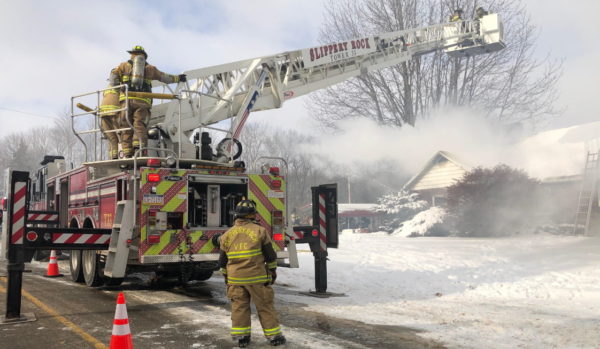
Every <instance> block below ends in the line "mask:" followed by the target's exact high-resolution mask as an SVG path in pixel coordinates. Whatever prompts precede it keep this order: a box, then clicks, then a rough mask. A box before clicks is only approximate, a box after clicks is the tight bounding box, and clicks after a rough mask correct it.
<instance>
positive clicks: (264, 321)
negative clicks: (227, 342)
mask: <svg viewBox="0 0 600 349" xmlns="http://www.w3.org/2000/svg"><path fill="white" fill-rule="evenodd" d="M227 298H229V299H230V300H231V335H232V336H233V337H240V336H249V335H250V333H251V323H250V302H251V301H252V302H253V303H254V305H255V306H256V311H257V312H258V319H259V320H260V325H261V326H262V328H263V333H264V334H265V337H267V338H269V337H272V336H275V335H277V334H280V333H281V327H280V326H279V320H278V319H277V313H276V312H275V305H274V304H273V298H274V292H273V288H272V287H271V286H270V285H267V286H265V285H264V284H253V285H227Z"/></svg>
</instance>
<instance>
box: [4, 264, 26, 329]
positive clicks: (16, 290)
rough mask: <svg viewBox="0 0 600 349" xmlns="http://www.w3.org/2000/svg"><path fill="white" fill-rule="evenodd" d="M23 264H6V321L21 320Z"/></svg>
mask: <svg viewBox="0 0 600 349" xmlns="http://www.w3.org/2000/svg"><path fill="white" fill-rule="evenodd" d="M23 270H25V263H8V265H7V271H8V289H7V290H6V318H5V319H6V321H10V320H19V319H21V287H22V286H23Z"/></svg>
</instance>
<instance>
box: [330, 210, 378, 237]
mask: <svg viewBox="0 0 600 349" xmlns="http://www.w3.org/2000/svg"><path fill="white" fill-rule="evenodd" d="M383 216H384V213H383V212H377V204H338V226H339V228H340V229H358V231H359V232H365V233H370V232H374V231H377V229H378V228H379V227H380V226H381V225H382V223H383Z"/></svg>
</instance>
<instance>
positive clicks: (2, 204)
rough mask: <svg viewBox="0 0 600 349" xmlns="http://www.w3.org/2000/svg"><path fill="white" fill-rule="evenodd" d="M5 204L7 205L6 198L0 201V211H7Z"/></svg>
mask: <svg viewBox="0 0 600 349" xmlns="http://www.w3.org/2000/svg"><path fill="white" fill-rule="evenodd" d="M6 203H7V199H6V198H2V200H0V210H2V211H6V209H7V207H6V206H7V205H6Z"/></svg>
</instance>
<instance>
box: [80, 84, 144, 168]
mask: <svg viewBox="0 0 600 349" xmlns="http://www.w3.org/2000/svg"><path fill="white" fill-rule="evenodd" d="M123 89H124V93H125V103H123V107H122V108H119V109H114V110H110V111H100V108H99V106H100V104H101V98H102V96H101V95H103V94H104V91H108V90H118V91H120V90H123ZM92 95H96V106H97V107H96V108H94V109H92V108H89V107H86V106H85V105H82V104H81V103H77V104H75V101H76V100H77V99H80V98H83V97H87V96H92ZM128 97H129V87H128V86H127V85H125V84H123V85H118V86H112V87H107V88H105V89H102V90H96V91H93V92H88V93H84V94H80V95H75V96H72V97H71V129H72V130H73V134H74V135H75V136H76V137H77V138H78V139H79V141H80V142H81V144H83V148H84V149H85V161H86V162H87V161H88V144H87V143H86V142H85V141H84V140H83V138H82V137H81V136H82V135H85V134H93V135H94V161H97V160H98V136H97V134H98V133H99V132H104V133H116V134H117V137H119V141H120V135H119V133H118V132H123V131H131V130H133V132H136V131H135V129H134V128H133V125H132V124H131V122H130V121H129V118H126V120H127V123H128V124H129V128H127V127H126V128H118V129H113V130H104V131H103V130H102V129H101V126H100V125H99V124H98V119H99V118H101V117H102V116H103V115H108V114H114V113H120V112H122V111H125V113H127V114H129V98H128ZM75 106H77V107H78V108H80V109H82V110H83V112H81V113H77V114H76V113H75ZM87 115H93V116H95V117H94V126H93V128H92V129H90V130H83V131H77V130H76V129H75V118H76V117H81V116H87ZM138 139H139V135H138ZM99 143H100V154H103V153H104V152H103V151H102V140H100V142H99ZM101 156H102V155H101Z"/></svg>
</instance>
